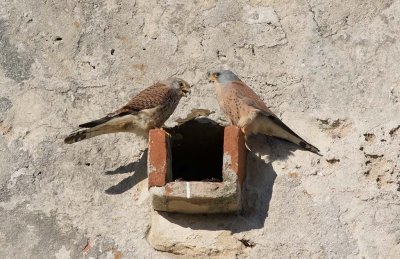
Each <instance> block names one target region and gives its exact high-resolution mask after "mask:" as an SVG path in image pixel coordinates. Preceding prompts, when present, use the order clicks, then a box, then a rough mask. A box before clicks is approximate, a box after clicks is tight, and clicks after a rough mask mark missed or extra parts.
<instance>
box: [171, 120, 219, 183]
mask: <svg viewBox="0 0 400 259" xmlns="http://www.w3.org/2000/svg"><path fill="white" fill-rule="evenodd" d="M167 131H168V133H169V134H170V135H171V142H170V144H171V146H170V147H171V156H172V181H176V180H177V181H204V182H222V159H223V143H224V127H222V126H221V125H219V124H217V123H215V122H214V121H212V120H210V119H207V118H202V119H196V120H191V121H188V122H186V123H183V124H181V125H178V126H176V127H174V128H170V129H167Z"/></svg>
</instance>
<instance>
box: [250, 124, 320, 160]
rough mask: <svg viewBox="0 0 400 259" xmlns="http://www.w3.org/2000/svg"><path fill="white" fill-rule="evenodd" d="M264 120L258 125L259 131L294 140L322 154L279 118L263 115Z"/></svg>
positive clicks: (306, 148)
mask: <svg viewBox="0 0 400 259" xmlns="http://www.w3.org/2000/svg"><path fill="white" fill-rule="evenodd" d="M262 120H263V121H262V122H261V123H259V124H258V126H257V131H258V132H260V133H263V134H265V135H269V136H274V137H277V138H280V139H284V140H286V141H289V142H292V143H294V144H296V145H299V146H300V147H302V148H303V149H305V150H307V151H310V152H312V153H315V154H317V155H320V156H321V154H320V153H319V149H318V148H316V147H315V146H313V145H311V144H310V143H308V142H307V141H305V140H304V139H302V138H301V137H300V136H299V135H297V134H296V133H294V132H293V131H292V130H291V129H290V128H289V127H288V126H286V125H285V124H284V123H283V122H282V121H280V120H279V119H277V118H275V117H271V116H262Z"/></svg>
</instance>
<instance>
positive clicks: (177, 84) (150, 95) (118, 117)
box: [64, 78, 190, 144]
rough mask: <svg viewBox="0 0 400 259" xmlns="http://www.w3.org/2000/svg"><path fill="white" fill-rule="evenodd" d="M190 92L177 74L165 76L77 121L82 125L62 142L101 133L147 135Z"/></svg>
mask: <svg viewBox="0 0 400 259" xmlns="http://www.w3.org/2000/svg"><path fill="white" fill-rule="evenodd" d="M189 92H190V86H189V84H188V83H187V82H185V81H184V80H182V79H180V78H168V79H167V80H165V81H161V82H158V83H156V84H154V85H152V86H150V87H148V88H146V89H144V90H143V91H141V92H140V93H139V94H137V95H136V96H135V97H133V98H132V100H131V101H130V102H128V103H127V104H126V105H125V106H123V107H122V108H120V109H119V110H117V111H115V112H112V113H109V114H108V115H107V116H105V117H103V118H101V119H98V120H94V121H91V122H87V123H84V124H81V125H79V127H80V128H86V129H82V130H78V131H76V132H73V133H71V134H70V135H69V136H68V137H66V138H65V140H64V142H65V143H67V144H72V143H75V142H78V141H81V140H84V139H88V138H92V137H95V136H98V135H102V134H108V133H116V132H133V133H135V134H137V135H141V136H147V134H148V132H149V130H150V129H153V128H158V127H161V126H162V125H163V124H164V122H165V121H166V120H167V119H168V118H169V117H170V116H171V114H172V113H173V112H174V110H175V108H176V107H177V106H178V103H179V100H180V99H181V98H182V96H185V95H186V94H187V93H189Z"/></svg>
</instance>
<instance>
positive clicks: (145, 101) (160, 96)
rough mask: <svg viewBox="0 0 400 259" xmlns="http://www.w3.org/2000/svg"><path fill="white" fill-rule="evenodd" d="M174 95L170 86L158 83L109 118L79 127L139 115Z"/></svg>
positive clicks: (87, 126) (140, 93)
mask: <svg viewBox="0 0 400 259" xmlns="http://www.w3.org/2000/svg"><path fill="white" fill-rule="evenodd" d="M173 94H174V91H173V89H172V88H171V87H169V86H168V85H166V84H163V83H156V84H154V85H152V86H150V87H148V88H146V89H144V90H143V91H141V92H139V93H138V94H137V95H136V96H135V97H133V98H132V100H130V101H129V102H128V103H127V104H126V105H124V106H123V107H122V108H120V109H118V110H116V111H115V112H112V113H109V114H107V116H105V117H103V118H100V119H98V120H94V121H90V122H87V123H84V124H81V125H79V127H81V128H92V127H95V126H98V125H100V124H102V123H105V122H107V121H109V120H111V119H113V118H116V117H121V116H124V115H129V114H137V113H138V112H140V111H142V110H146V109H152V108H155V107H157V106H159V105H162V104H163V103H165V102H166V101H168V100H169V99H170V98H172V95H173Z"/></svg>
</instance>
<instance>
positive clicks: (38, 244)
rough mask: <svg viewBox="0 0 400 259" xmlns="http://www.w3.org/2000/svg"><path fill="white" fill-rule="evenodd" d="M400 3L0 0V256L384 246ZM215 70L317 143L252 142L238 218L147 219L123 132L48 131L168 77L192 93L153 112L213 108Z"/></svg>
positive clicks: (395, 179)
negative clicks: (306, 147) (82, 136)
mask: <svg viewBox="0 0 400 259" xmlns="http://www.w3.org/2000/svg"><path fill="white" fill-rule="evenodd" d="M399 13H400V1H399V0H383V1H378V0H375V1H362V0H352V1H328V0H303V1H288V0H285V1H278V0H276V1H274V0H269V1H268V0H266V1H257V0H253V1H194V2H193V1H181V2H178V1H158V2H156V1H147V0H146V1H144V0H143V1H123V0H114V1H111V0H110V1H95V0H85V1H72V0H64V1H56V0H48V1H9V0H1V1H0V257H2V258H24V257H26V256H27V255H30V257H31V258H49V257H50V258H54V257H56V258H68V257H71V258H78V257H82V255H83V253H84V252H86V253H85V254H86V256H87V257H98V258H113V256H114V255H115V256H120V255H121V254H122V256H124V257H125V258H149V257H157V258H163V257H164V258H169V257H172V256H173V254H207V255H217V256H222V257H224V256H235V255H237V256H239V257H243V258H245V257H252V258H261V257H273V258H277V257H284V258H287V257H289V256H291V257H297V258H326V257H328V258H339V257H350V258H362V257H365V258H395V257H397V256H398V255H399V254H400V221H399V219H400V199H399V198H400V197H399V196H400V195H399V194H400V192H399V190H400V189H399V188H400V187H399V181H400V176H399V174H400V173H399V170H400V169H399V168H400V162H399V161H400V157H399V147H400V128H399V127H400V115H399V113H400V103H399V96H400V86H399V84H400V83H399V82H400V72H399V71H400V70H399V67H400V45H399V40H400V36H399V35H400V16H399ZM219 67H224V68H230V69H232V70H233V71H235V72H236V73H237V74H238V75H239V76H241V78H242V79H243V80H244V81H245V82H247V83H248V84H249V85H250V86H251V87H252V88H253V89H254V90H255V91H256V92H257V93H258V94H260V95H261V96H262V98H263V99H264V100H265V101H266V103H267V104H268V106H269V107H271V109H272V110H273V111H275V112H276V113H277V115H278V116H279V117H281V118H282V119H283V121H284V122H285V123H287V124H288V125H289V126H290V127H292V128H293V129H294V130H295V131H296V132H298V133H299V135H301V136H303V137H304V138H305V139H306V140H308V141H310V142H311V143H312V144H314V145H316V146H317V147H319V148H320V149H321V151H322V153H323V154H324V156H323V157H318V156H316V155H314V154H312V153H308V152H304V151H301V150H296V147H295V146H293V145H291V144H288V143H285V142H282V141H279V140H271V139H267V138H263V137H258V138H256V139H253V140H252V141H253V149H254V153H253V154H250V155H249V157H248V175H247V176H248V177H247V180H246V183H245V189H246V190H245V191H246V204H247V205H246V206H247V207H246V211H245V212H244V213H243V214H242V215H238V216H220V217H219V216H212V217H211V216H190V217H187V216H180V215H172V216H171V215H159V214H156V213H152V211H151V209H150V207H149V195H148V191H147V178H146V156H143V157H141V155H142V153H143V152H144V153H145V149H146V141H144V140H142V139H139V138H136V137H135V136H133V135H129V134H117V135H110V136H101V137H98V138H94V139H91V140H88V141H84V142H81V143H77V144H75V145H65V144H64V143H63V137H65V135H66V134H68V133H69V132H70V131H71V130H72V129H74V128H75V127H76V125H78V124H79V123H82V122H86V121H88V120H91V119H94V118H97V117H99V116H103V115H105V114H106V113H107V112H110V111H112V110H114V109H115V108H118V106H120V105H121V104H123V103H125V102H126V101H128V100H129V98H130V97H131V96H132V95H134V94H135V93H137V92H138V91H139V90H141V89H143V88H144V87H146V86H148V85H150V84H151V83H152V82H154V81H155V80H157V79H163V78H166V77H168V76H171V75H176V76H179V77H182V78H184V79H186V80H187V81H188V82H190V83H191V84H194V88H193V91H192V95H191V96H190V97H189V98H185V99H183V100H182V101H181V103H180V105H179V106H178V108H177V110H176V112H175V114H174V115H173V116H172V117H171V119H170V120H169V122H168V123H167V124H169V125H170V124H171V123H172V122H173V121H174V119H176V118H178V117H185V115H186V114H187V113H189V111H190V110H191V109H193V108H206V109H210V110H215V111H216V113H215V114H213V118H214V119H215V120H223V118H224V117H223V115H222V114H221V112H220V110H219V109H218V106H217V103H216V100H215V95H214V89H213V87H212V85H211V84H209V83H208V82H207V78H206V76H205V73H206V71H207V70H208V69H213V68H219ZM151 225H153V227H152V228H151ZM150 228H151V229H150ZM154 231H156V232H154ZM149 233H151V234H152V235H153V236H154V233H156V234H157V235H155V236H156V237H158V240H156V241H155V242H158V244H159V245H160V246H159V247H163V250H166V251H168V252H169V253H162V252H158V251H155V250H154V249H153V248H152V247H151V246H150V245H149V244H148V242H147V239H146V238H147V236H148V234H149ZM153 241H154V240H153ZM88 243H89V244H90V245H89V246H87V247H86V245H87V244H88ZM91 246H92V247H91ZM170 253H171V254H170Z"/></svg>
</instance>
